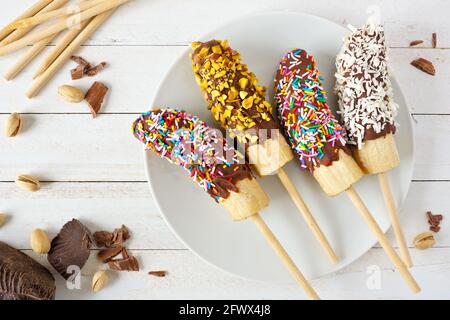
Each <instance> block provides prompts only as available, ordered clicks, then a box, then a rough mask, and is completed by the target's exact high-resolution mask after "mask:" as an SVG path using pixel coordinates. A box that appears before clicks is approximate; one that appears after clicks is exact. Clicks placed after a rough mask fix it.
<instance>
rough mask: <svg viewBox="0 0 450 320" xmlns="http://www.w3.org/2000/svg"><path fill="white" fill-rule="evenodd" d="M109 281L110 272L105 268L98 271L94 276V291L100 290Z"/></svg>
mask: <svg viewBox="0 0 450 320" xmlns="http://www.w3.org/2000/svg"><path fill="white" fill-rule="evenodd" d="M107 283H108V273H106V271H105V270H100V271H97V272H96V273H95V274H94V277H93V278H92V291H94V292H99V291H100V290H102V289H103V288H104V287H105V286H106V284H107Z"/></svg>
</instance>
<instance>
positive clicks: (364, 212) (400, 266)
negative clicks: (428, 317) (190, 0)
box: [347, 187, 420, 293]
mask: <svg viewBox="0 0 450 320" xmlns="http://www.w3.org/2000/svg"><path fill="white" fill-rule="evenodd" d="M347 195H348V196H349V198H350V200H351V201H352V202H353V204H354V205H355V207H356V208H357V209H358V212H359V213H360V214H361V216H362V217H363V219H364V220H365V222H366V223H367V225H368V226H369V228H370V229H371V230H372V232H373V233H374V234H375V236H376V237H377V239H378V242H379V243H380V244H381V246H382V247H383V249H384V251H385V252H386V254H387V255H388V256H389V258H390V259H391V261H392V262H393V263H394V265H395V266H396V267H397V270H398V271H399V272H400V274H401V276H402V277H403V279H404V280H405V281H406V283H407V284H408V286H409V288H410V289H411V291H412V292H413V293H418V292H420V287H419V285H418V284H417V282H416V280H415V279H414V277H413V276H412V274H411V272H410V271H409V269H408V267H407V266H406V265H405V264H404V263H403V261H402V259H400V257H399V256H398V254H397V252H395V250H394V248H392V246H391V244H390V243H389V240H388V239H387V237H386V235H385V234H384V233H383V231H382V230H381V228H380V226H379V225H378V223H377V222H376V221H375V219H374V218H373V216H372V214H371V213H370V211H369V209H367V207H366V205H365V204H364V202H363V201H362V200H361V198H360V197H359V195H358V193H357V192H356V190H355V189H354V188H353V187H350V188H349V189H348V190H347Z"/></svg>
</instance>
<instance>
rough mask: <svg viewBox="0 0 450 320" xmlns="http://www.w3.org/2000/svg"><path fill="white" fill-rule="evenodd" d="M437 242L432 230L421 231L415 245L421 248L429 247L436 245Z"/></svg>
mask: <svg viewBox="0 0 450 320" xmlns="http://www.w3.org/2000/svg"><path fill="white" fill-rule="evenodd" d="M435 243H436V240H434V235H433V233H431V232H423V233H420V234H418V235H417V236H416V237H415V238H414V240H413V244H414V247H416V248H417V249H419V250H425V249H428V248H430V247H432V246H434V245H435Z"/></svg>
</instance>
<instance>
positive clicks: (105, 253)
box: [97, 246, 123, 263]
mask: <svg viewBox="0 0 450 320" xmlns="http://www.w3.org/2000/svg"><path fill="white" fill-rule="evenodd" d="M122 250H123V247H122V246H118V247H112V248H107V249H103V250H100V251H99V253H98V255H97V257H98V259H99V260H100V261H102V262H103V263H107V262H108V261H110V260H111V259H112V258H114V257H116V256H117V255H119V254H120V253H121V252H122Z"/></svg>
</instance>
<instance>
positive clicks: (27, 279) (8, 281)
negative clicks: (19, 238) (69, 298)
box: [0, 241, 56, 300]
mask: <svg viewBox="0 0 450 320" xmlns="http://www.w3.org/2000/svg"><path fill="white" fill-rule="evenodd" d="M55 291H56V286H55V278H53V276H52V274H51V273H50V271H48V270H47V269H46V268H45V267H44V266H42V265H40V264H39V263H37V262H36V261H35V260H33V259H32V258H30V257H29V256H27V255H26V254H24V253H22V252H20V251H19V250H16V249H14V248H13V247H11V246H9V245H7V244H6V243H4V242H1V241H0V300H53V299H55Z"/></svg>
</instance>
